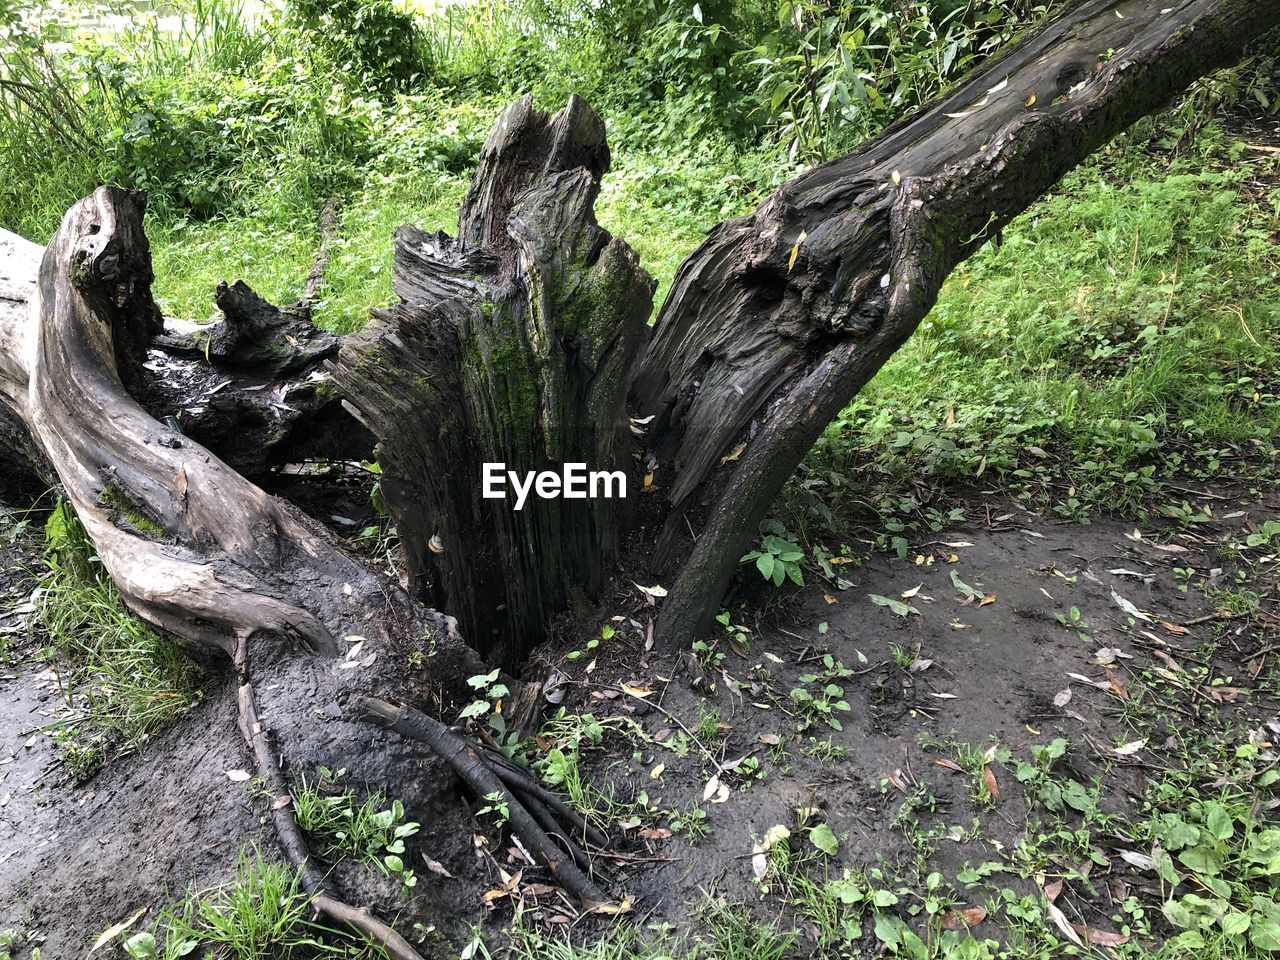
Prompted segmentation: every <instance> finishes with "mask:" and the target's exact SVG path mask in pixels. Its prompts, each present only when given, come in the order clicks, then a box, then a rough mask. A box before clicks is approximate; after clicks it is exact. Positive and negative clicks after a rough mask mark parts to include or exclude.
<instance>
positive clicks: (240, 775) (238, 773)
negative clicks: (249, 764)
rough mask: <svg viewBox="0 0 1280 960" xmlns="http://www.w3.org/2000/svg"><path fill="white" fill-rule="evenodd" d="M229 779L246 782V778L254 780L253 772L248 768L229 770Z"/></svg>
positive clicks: (235, 781)
mask: <svg viewBox="0 0 1280 960" xmlns="http://www.w3.org/2000/svg"><path fill="white" fill-rule="evenodd" d="M227 779H228V780H230V781H231V782H232V783H244V782H245V781H246V780H252V779H253V774H251V773H250V772H249V771H248V770H228V771H227Z"/></svg>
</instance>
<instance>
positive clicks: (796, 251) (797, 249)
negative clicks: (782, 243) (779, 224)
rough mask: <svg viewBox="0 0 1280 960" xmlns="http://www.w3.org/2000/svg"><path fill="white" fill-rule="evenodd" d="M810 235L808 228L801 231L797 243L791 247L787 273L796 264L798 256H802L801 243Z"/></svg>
mask: <svg viewBox="0 0 1280 960" xmlns="http://www.w3.org/2000/svg"><path fill="white" fill-rule="evenodd" d="M808 235H809V232H808V231H807V230H801V231H800V237H799V239H797V240H796V245H795V246H794V247H792V248H791V256H789V257H788V258H787V273H790V272H791V268H792V267H794V266H795V265H796V257H798V256H800V244H802V243H804V238H805V237H807V236H808Z"/></svg>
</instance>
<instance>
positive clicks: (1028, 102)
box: [1026, 93, 1036, 107]
mask: <svg viewBox="0 0 1280 960" xmlns="http://www.w3.org/2000/svg"><path fill="white" fill-rule="evenodd" d="M1026 105H1027V106H1028V107H1034V106H1035V105H1036V95H1035V94H1034V93H1033V94H1031V95H1030V96H1029V97H1027V100H1026Z"/></svg>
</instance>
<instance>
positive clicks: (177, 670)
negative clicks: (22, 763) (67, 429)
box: [37, 502, 199, 780]
mask: <svg viewBox="0 0 1280 960" xmlns="http://www.w3.org/2000/svg"><path fill="white" fill-rule="evenodd" d="M45 533H46V539H47V554H46V562H47V564H48V567H49V572H48V575H47V576H46V577H45V579H44V580H43V582H42V584H41V587H40V592H39V600H38V604H37V607H38V612H39V618H40V623H41V624H42V626H43V628H44V630H45V632H46V633H47V635H48V638H49V641H50V646H49V648H48V650H47V652H46V657H47V659H48V660H49V662H50V664H51V666H53V668H54V670H55V671H56V674H57V677H58V683H59V685H60V686H61V688H62V690H63V692H64V694H65V696H66V701H67V706H68V709H69V711H70V715H69V716H67V717H64V718H61V719H59V720H57V721H56V722H55V723H54V724H53V725H52V726H51V728H50V729H51V730H52V731H53V735H54V736H55V738H56V739H57V740H58V741H59V743H60V744H61V745H62V747H63V750H64V753H63V758H64V760H65V762H66V763H67V765H68V767H69V768H70V769H71V771H72V772H73V774H74V775H75V776H76V777H77V778H78V779H82V780H83V779H87V778H88V777H90V776H92V775H93V774H94V773H96V772H97V770H98V769H99V768H100V767H101V766H102V764H103V763H104V762H105V761H106V760H107V759H109V758H110V757H112V756H116V755H119V754H120V753H123V752H127V751H130V750H133V749H136V748H137V747H138V746H139V745H140V744H142V743H143V742H144V741H145V740H146V739H147V737H148V735H150V734H151V733H152V732H153V731H155V730H157V729H159V728H160V727H163V726H164V725H166V724H167V723H169V722H171V721H172V720H173V719H175V718H176V717H178V716H180V715H181V714H183V713H185V712H186V711H187V710H189V709H190V708H191V707H192V706H193V705H194V704H195V703H196V702H197V701H198V700H199V690H198V686H197V683H196V681H197V676H198V673H197V669H196V667H195V665H194V664H193V662H192V661H191V660H190V659H189V658H188V657H187V656H186V655H185V654H184V653H183V652H182V651H181V650H180V649H179V648H178V646H177V645H176V644H175V643H174V642H173V641H172V640H170V639H168V638H167V637H164V636H161V635H160V634H159V633H157V632H156V631H155V630H152V629H151V628H150V627H148V626H146V625H145V624H143V623H142V622H141V621H139V620H138V619H137V618H135V617H134V616H133V615H132V614H131V613H129V611H128V610H127V609H126V608H125V606H124V603H123V602H122V601H121V599H120V596H119V594H118V593H117V592H116V589H115V587H114V586H113V585H112V583H111V581H110V579H109V578H108V577H107V575H106V573H105V571H104V570H103V569H102V566H101V563H100V562H99V560H98V558H97V557H96V556H95V555H94V553H93V547H92V544H91V543H90V542H89V539H88V537H87V535H86V534H85V532H84V527H83V526H82V525H81V524H80V521H79V520H78V519H76V516H75V514H74V513H73V512H72V510H71V508H70V507H69V506H68V505H67V504H66V503H65V502H63V503H60V504H59V505H58V506H57V507H56V508H55V509H54V511H53V513H52V514H50V516H49V520H48V522H47V524H46V528H45Z"/></svg>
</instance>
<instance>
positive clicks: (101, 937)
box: [89, 907, 147, 953]
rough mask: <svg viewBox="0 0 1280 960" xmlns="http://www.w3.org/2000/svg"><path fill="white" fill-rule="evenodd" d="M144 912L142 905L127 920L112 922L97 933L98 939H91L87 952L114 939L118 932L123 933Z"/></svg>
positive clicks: (145, 910) (118, 934) (145, 909)
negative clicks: (91, 942)
mask: <svg viewBox="0 0 1280 960" xmlns="http://www.w3.org/2000/svg"><path fill="white" fill-rule="evenodd" d="M146 912H147V908H146V907H142V908H140V909H139V910H138V912H137V913H135V914H134V915H133V916H131V917H130V918H129V919H128V920H121V921H120V922H119V923H113V924H112V925H111V926H109V927H107V929H105V930H103V931H102V933H100V934H98V939H97V940H95V941H93V946H92V947H91V948H90V949H89V952H90V953H93V951H94V950H97V949H98V948H99V947H101V946H103V945H104V944H105V943H107V942H108V941H111V940H114V939H115V938H116V937H118V936H120V934H122V933H124V932H125V931H126V930H128V929H129V928H130V927H132V926H133V925H134V924H135V923H137V922H138V920H139V919H141V917H142V915H143V914H144V913H146Z"/></svg>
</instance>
